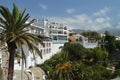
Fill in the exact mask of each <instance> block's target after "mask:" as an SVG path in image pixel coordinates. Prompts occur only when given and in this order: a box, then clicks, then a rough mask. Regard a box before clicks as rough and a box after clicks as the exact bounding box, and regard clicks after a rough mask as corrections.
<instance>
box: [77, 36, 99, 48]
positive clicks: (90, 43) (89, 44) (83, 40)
mask: <svg viewBox="0 0 120 80" xmlns="http://www.w3.org/2000/svg"><path fill="white" fill-rule="evenodd" d="M76 41H77V42H78V43H80V44H82V45H83V46H84V47H85V48H95V47H97V46H98V41H97V40H96V39H94V38H88V37H84V36H82V35H79V34H76Z"/></svg>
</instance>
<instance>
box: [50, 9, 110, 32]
mask: <svg viewBox="0 0 120 80" xmlns="http://www.w3.org/2000/svg"><path fill="white" fill-rule="evenodd" d="M107 10H108V9H107V8H105V9H101V10H100V11H99V15H98V12H95V13H97V14H96V15H95V13H93V14H91V15H88V14H85V13H83V14H78V15H74V16H72V17H61V18H60V17H52V18H49V19H51V20H50V21H55V22H58V23H66V24H68V26H69V27H70V28H74V29H84V30H95V31H97V30H100V29H104V28H110V27H111V24H110V18H109V17H108V16H107ZM93 15H95V16H93ZM103 15H104V16H103Z"/></svg>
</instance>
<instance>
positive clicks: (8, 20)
mask: <svg viewBox="0 0 120 80" xmlns="http://www.w3.org/2000/svg"><path fill="white" fill-rule="evenodd" d="M25 11H26V9H24V10H23V11H20V10H19V9H18V7H17V6H16V5H15V4H13V10H12V11H10V10H9V9H8V8H7V7H4V6H0V14H1V16H2V17H0V21H1V24H0V26H1V28H2V32H1V33H0V38H1V42H2V43H6V44H7V47H8V51H9V53H10V56H9V69H8V80H13V71H14V54H15V51H16V49H17V48H21V47H22V45H25V46H26V47H28V49H29V50H30V51H32V53H33V54H35V53H37V54H38V55H40V56H41V57H42V55H41V52H40V51H39V49H38V48H37V46H36V45H35V44H39V43H40V44H42V45H43V43H42V40H41V39H40V38H38V37H37V36H35V35H32V34H30V33H27V30H25V28H26V27H28V26H29V25H30V24H31V23H33V21H34V20H32V21H29V22H27V21H28V19H29V18H30V16H29V14H25ZM26 22H27V23H26ZM34 52H35V53H34Z"/></svg>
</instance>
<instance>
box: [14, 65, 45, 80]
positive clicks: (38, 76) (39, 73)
mask: <svg viewBox="0 0 120 80" xmlns="http://www.w3.org/2000/svg"><path fill="white" fill-rule="evenodd" d="M29 71H31V72H32V77H33V78H34V79H29V80H43V74H44V71H43V70H42V69H41V68H39V67H33V68H31V69H30V70H29ZM26 72H27V73H26ZM15 74H16V75H15V77H14V80H21V71H20V70H16V71H15ZM28 74H29V72H28V70H27V69H26V70H25V71H24V72H23V80H28V77H29V75H28Z"/></svg>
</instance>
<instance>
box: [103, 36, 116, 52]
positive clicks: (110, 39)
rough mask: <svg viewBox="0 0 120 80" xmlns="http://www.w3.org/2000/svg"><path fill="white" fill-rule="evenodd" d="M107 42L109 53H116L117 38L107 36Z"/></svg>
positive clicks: (106, 46)
mask: <svg viewBox="0 0 120 80" xmlns="http://www.w3.org/2000/svg"><path fill="white" fill-rule="evenodd" d="M105 42H106V44H105V48H106V49H107V50H108V52H109V53H111V52H113V51H115V49H116V45H115V36H112V35H106V36H105Z"/></svg>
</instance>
